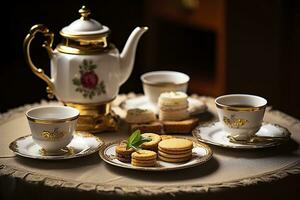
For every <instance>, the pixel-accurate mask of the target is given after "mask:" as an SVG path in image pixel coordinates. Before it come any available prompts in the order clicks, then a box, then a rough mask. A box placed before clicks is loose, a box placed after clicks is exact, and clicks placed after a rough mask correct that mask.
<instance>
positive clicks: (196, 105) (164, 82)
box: [120, 71, 207, 115]
mask: <svg viewBox="0 0 300 200" xmlns="http://www.w3.org/2000/svg"><path fill="white" fill-rule="evenodd" d="M189 80H190V78H189V76H188V75H187V74H184V73H182V72H176V71H153V72H148V73H145V74H143V75H142V76H141V81H142V83H143V90H144V93H145V95H141V96H137V97H135V98H132V99H127V100H125V101H124V102H122V103H121V105H120V107H121V108H122V109H124V110H129V109H134V108H140V109H148V110H152V111H153V112H154V113H156V114H158V112H159V108H158V106H157V101H158V97H159V95H160V94H161V93H163V92H169V91H181V92H185V93H186V92H187V87H188V82H189ZM188 102H189V108H188V111H189V113H190V115H196V114H199V113H203V112H205V111H206V110H207V106H206V104H205V103H204V102H203V101H201V100H199V99H197V98H193V97H188Z"/></svg>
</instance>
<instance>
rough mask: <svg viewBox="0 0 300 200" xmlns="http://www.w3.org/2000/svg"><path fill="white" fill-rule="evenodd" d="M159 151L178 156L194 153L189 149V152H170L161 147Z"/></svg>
mask: <svg viewBox="0 0 300 200" xmlns="http://www.w3.org/2000/svg"><path fill="white" fill-rule="evenodd" d="M158 151H160V152H164V153H166V154H172V155H178V154H187V153H190V152H192V149H188V150H183V151H174V150H172V151H170V150H165V149H161V148H160V147H158Z"/></svg>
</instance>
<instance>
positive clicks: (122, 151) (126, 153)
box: [116, 143, 134, 163]
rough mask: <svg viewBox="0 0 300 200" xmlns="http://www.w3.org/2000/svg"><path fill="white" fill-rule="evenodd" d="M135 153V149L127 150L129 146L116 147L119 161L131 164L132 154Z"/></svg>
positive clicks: (120, 145) (123, 144)
mask: <svg viewBox="0 0 300 200" xmlns="http://www.w3.org/2000/svg"><path fill="white" fill-rule="evenodd" d="M133 152H134V149H133V148H129V149H127V144H125V143H121V144H119V145H118V146H117V147H116V156H117V159H118V160H119V161H122V162H126V163H130V162H131V154H132V153H133Z"/></svg>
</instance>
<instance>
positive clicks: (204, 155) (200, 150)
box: [99, 141, 212, 171]
mask: <svg viewBox="0 0 300 200" xmlns="http://www.w3.org/2000/svg"><path fill="white" fill-rule="evenodd" d="M119 143H120V141H117V142H113V143H109V144H107V145H105V146H104V147H103V148H102V149H101V150H100V152H99V154H100V157H101V158H102V159H103V160H104V161H105V162H107V163H109V164H111V165H114V166H118V167H122V168H128V169H134V170H142V171H170V170H178V169H184V168H190V167H194V166H197V165H201V164H203V163H205V162H207V161H208V160H209V159H210V158H211V157H212V150H211V149H210V148H209V147H208V146H207V145H205V144H202V143H199V142H193V143H194V147H193V150H192V159H191V160H189V161H187V162H182V163H169V162H165V161H162V160H159V159H157V163H156V166H154V167H138V166H133V165H131V164H130V163H125V162H121V161H119V160H118V159H117V158H116V147H117V145H118V144H119Z"/></svg>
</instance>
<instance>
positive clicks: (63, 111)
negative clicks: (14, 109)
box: [26, 106, 79, 153]
mask: <svg viewBox="0 0 300 200" xmlns="http://www.w3.org/2000/svg"><path fill="white" fill-rule="evenodd" d="M26 116H27V119H28V123H29V126H30V130H31V134H32V139H33V141H34V142H35V143H36V144H38V145H39V146H41V147H42V148H43V149H44V150H45V151H46V152H47V153H57V152H59V151H60V150H61V149H63V148H64V147H66V146H67V145H68V144H69V143H70V142H71V140H72V138H73V132H74V131H75V129H76V123H77V119H78V116H79V111H78V110H77V109H75V108H71V107H66V106H43V107H36V108H32V109H30V110H28V111H27V112H26Z"/></svg>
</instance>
